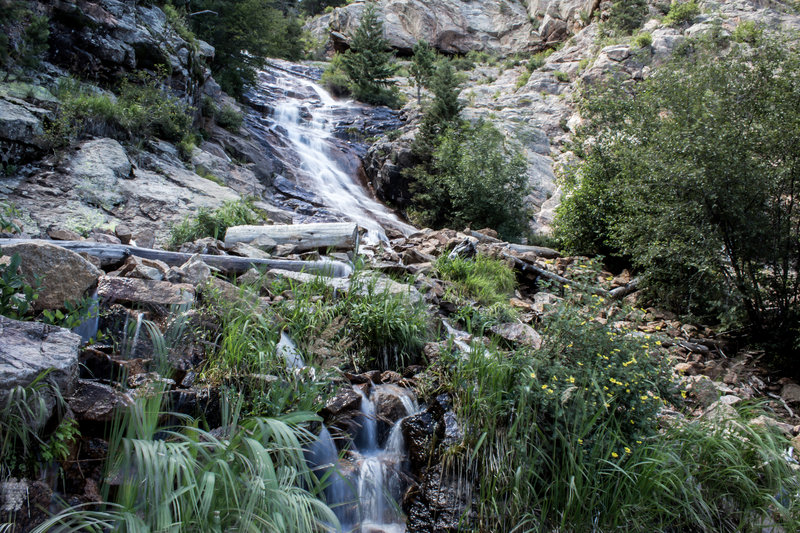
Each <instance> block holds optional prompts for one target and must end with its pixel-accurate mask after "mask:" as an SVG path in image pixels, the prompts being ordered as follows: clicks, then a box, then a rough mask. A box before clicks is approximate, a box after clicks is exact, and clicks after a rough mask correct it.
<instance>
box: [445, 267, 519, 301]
mask: <svg viewBox="0 0 800 533" xmlns="http://www.w3.org/2000/svg"><path fill="white" fill-rule="evenodd" d="M436 270H437V271H438V272H439V274H440V275H441V277H442V279H444V280H448V281H452V282H453V284H454V285H455V288H456V294H457V295H458V296H460V297H463V298H469V299H472V300H474V301H475V303H477V304H478V305H492V304H498V303H508V298H509V296H511V294H512V293H513V291H514V287H515V286H516V278H515V276H514V271H513V270H512V269H511V268H510V267H509V266H508V265H507V264H505V263H504V262H503V261H499V260H497V259H492V258H491V257H488V256H486V255H483V254H478V255H476V256H475V258H474V259H463V258H461V257H456V258H454V259H450V258H448V257H447V256H446V255H442V256H440V257H439V258H438V259H437V260H436Z"/></svg>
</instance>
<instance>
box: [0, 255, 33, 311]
mask: <svg viewBox="0 0 800 533" xmlns="http://www.w3.org/2000/svg"><path fill="white" fill-rule="evenodd" d="M0 257H2V252H0ZM21 262H22V259H21V257H20V255H19V254H14V255H12V256H11V258H10V260H9V261H8V263H7V264H3V263H0V315H3V316H7V317H9V318H13V319H15V320H22V319H24V318H25V317H26V316H27V315H28V313H29V312H30V311H31V310H32V309H33V304H34V302H35V301H36V299H37V298H38V297H39V295H38V286H33V287H32V286H30V285H28V283H27V282H26V280H25V277H24V276H23V275H22V274H20V272H19V266H20V263H21Z"/></svg>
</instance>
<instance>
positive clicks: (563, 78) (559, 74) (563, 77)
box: [553, 70, 569, 83]
mask: <svg viewBox="0 0 800 533" xmlns="http://www.w3.org/2000/svg"><path fill="white" fill-rule="evenodd" d="M553 76H555V78H556V80H558V81H560V82H562V83H567V82H569V74H567V73H566V72H563V71H561V70H554V71H553Z"/></svg>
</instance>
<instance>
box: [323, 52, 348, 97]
mask: <svg viewBox="0 0 800 533" xmlns="http://www.w3.org/2000/svg"><path fill="white" fill-rule="evenodd" d="M343 57H344V56H342V54H336V55H334V56H333V58H332V59H331V62H330V63H329V64H328V66H327V67H326V68H325V72H323V73H322V79H321V81H322V84H323V85H324V86H325V88H326V89H328V90H329V91H330V92H331V93H332V94H333V95H334V96H347V95H349V94H350V78H348V77H347V73H346V72H345V71H344V69H343V67H342V59H343Z"/></svg>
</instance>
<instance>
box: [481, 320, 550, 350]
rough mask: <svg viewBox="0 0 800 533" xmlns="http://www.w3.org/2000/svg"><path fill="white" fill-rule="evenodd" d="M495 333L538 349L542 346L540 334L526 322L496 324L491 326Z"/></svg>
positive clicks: (508, 339)
mask: <svg viewBox="0 0 800 533" xmlns="http://www.w3.org/2000/svg"><path fill="white" fill-rule="evenodd" d="M491 331H492V333H494V334H495V335H497V336H499V337H502V338H504V339H506V340H507V341H511V342H514V343H517V344H522V345H524V346H530V347H531V348H533V349H535V350H538V349H539V348H541V347H542V336H541V335H539V334H538V333H537V332H536V330H535V329H533V328H532V327H530V326H529V325H527V324H521V323H519V322H510V323H508V324H498V325H495V326H492V327H491Z"/></svg>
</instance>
